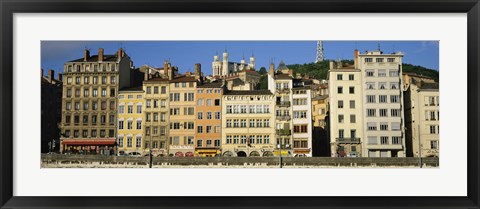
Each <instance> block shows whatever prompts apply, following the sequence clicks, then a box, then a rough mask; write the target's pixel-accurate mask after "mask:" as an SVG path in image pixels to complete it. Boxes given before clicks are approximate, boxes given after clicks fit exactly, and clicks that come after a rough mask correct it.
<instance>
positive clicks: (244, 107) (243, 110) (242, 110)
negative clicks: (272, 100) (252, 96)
mask: <svg viewBox="0 0 480 209" xmlns="http://www.w3.org/2000/svg"><path fill="white" fill-rule="evenodd" d="M240 113H247V105H241V106H240Z"/></svg>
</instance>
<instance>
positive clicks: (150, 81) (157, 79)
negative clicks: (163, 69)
mask: <svg viewBox="0 0 480 209" xmlns="http://www.w3.org/2000/svg"><path fill="white" fill-rule="evenodd" d="M162 81H163V82H168V79H167V78H161V77H155V78H150V79H148V80H146V81H143V82H144V83H154V82H162Z"/></svg>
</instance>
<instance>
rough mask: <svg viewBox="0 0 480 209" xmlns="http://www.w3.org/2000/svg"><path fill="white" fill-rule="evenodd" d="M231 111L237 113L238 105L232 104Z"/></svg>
mask: <svg viewBox="0 0 480 209" xmlns="http://www.w3.org/2000/svg"><path fill="white" fill-rule="evenodd" d="M233 113H235V114H238V105H233Z"/></svg>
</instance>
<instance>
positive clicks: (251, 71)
mask: <svg viewBox="0 0 480 209" xmlns="http://www.w3.org/2000/svg"><path fill="white" fill-rule="evenodd" d="M245 72H246V73H248V74H252V75H258V76H260V74H259V73H258V72H257V71H255V70H245Z"/></svg>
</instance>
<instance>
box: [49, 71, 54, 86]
mask: <svg viewBox="0 0 480 209" xmlns="http://www.w3.org/2000/svg"><path fill="white" fill-rule="evenodd" d="M54 74H55V71H53V70H48V81H49V82H50V83H52V80H53V75H54Z"/></svg>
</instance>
